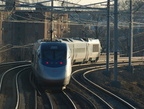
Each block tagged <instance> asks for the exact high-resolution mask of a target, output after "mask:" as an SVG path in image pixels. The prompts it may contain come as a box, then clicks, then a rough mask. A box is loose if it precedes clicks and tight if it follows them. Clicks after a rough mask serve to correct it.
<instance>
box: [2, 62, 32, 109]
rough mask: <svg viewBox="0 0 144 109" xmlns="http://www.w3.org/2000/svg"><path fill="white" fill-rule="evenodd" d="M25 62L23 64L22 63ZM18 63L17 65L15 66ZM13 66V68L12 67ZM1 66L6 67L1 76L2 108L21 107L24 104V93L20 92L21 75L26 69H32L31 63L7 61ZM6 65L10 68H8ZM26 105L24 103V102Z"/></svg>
mask: <svg viewBox="0 0 144 109" xmlns="http://www.w3.org/2000/svg"><path fill="white" fill-rule="evenodd" d="M22 64H23V65H22ZM15 65H16V66H15ZM10 66H11V68H10ZM14 66H15V67H14ZM0 67H1V68H4V67H5V68H4V69H5V71H4V69H3V70H2V71H4V72H1V74H0V75H1V76H0V95H1V96H0V97H1V98H0V99H1V102H0V108H1V109H9V108H15V109H18V108H20V107H19V106H20V104H22V100H24V99H22V96H21V95H22V94H21V92H20V88H19V86H20V75H21V74H22V73H23V72H25V70H26V69H30V64H28V63H27V62H22V63H21V62H20V63H19V65H18V63H7V64H2V65H0ZM6 67H8V69H7V70H6ZM23 105H24V104H23Z"/></svg>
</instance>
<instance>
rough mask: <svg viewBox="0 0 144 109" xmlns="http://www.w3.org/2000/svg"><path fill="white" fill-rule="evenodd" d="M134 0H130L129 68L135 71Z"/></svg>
mask: <svg viewBox="0 0 144 109" xmlns="http://www.w3.org/2000/svg"><path fill="white" fill-rule="evenodd" d="M132 7H133V1H132V0H130V23H129V28H130V36H129V69H130V71H132V72H133V66H132V61H131V60H132V57H133V11H132V10H133V8H132Z"/></svg>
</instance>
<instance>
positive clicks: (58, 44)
mask: <svg viewBox="0 0 144 109" xmlns="http://www.w3.org/2000/svg"><path fill="white" fill-rule="evenodd" d="M100 52H101V44H100V41H99V40H98V39H88V40H83V39H78V40H76V39H58V40H57V41H55V42H47V41H40V40H39V41H38V42H36V43H35V44H34V48H33V57H32V68H33V70H34V72H33V75H34V77H35V81H36V82H37V83H38V84H39V85H41V86H44V87H65V86H66V85H68V84H69V82H70V78H71V72H72V64H75V63H79V62H81V63H84V62H88V61H90V62H92V61H97V60H98V58H99V56H100Z"/></svg>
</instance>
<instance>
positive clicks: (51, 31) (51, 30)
mask: <svg viewBox="0 0 144 109" xmlns="http://www.w3.org/2000/svg"><path fill="white" fill-rule="evenodd" d="M53 5H54V3H53V0H51V23H50V40H51V42H52V41H53Z"/></svg>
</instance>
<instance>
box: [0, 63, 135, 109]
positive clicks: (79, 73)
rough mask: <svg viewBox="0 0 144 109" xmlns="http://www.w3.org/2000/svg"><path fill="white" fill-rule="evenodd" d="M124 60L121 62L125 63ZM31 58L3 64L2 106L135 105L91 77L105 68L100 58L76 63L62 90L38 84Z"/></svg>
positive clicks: (86, 108) (82, 108)
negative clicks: (30, 61) (33, 78)
mask: <svg viewBox="0 0 144 109" xmlns="http://www.w3.org/2000/svg"><path fill="white" fill-rule="evenodd" d="M126 64H127V63H126V62H125V63H124V62H122V63H121V64H119V65H126ZM30 66H31V64H30V63H29V62H15V63H5V64H1V65H0V71H1V72H0V108H1V109H3V108H5V109H9V108H15V109H105V108H106V109H109V108H110V109H120V108H123V109H128V108H130V109H135V106H133V105H132V104H131V103H129V101H126V100H124V99H122V98H121V97H119V96H118V95H117V94H114V93H112V92H110V91H108V90H106V89H104V88H103V87H102V86H99V85H98V84H96V83H95V82H94V81H93V80H91V78H90V76H89V74H90V73H92V72H96V71H97V70H103V69H105V63H102V62H101V61H100V62H98V63H96V64H95V63H93V64H82V65H74V66H73V75H72V78H71V81H70V84H69V85H68V87H67V88H66V89H65V90H63V91H59V92H48V91H45V90H43V89H42V88H36V86H34V85H33V83H32V82H31V81H30V79H31V76H30V74H31V72H32V69H31V67H30ZM112 66H113V64H110V67H111V68H112Z"/></svg>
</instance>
